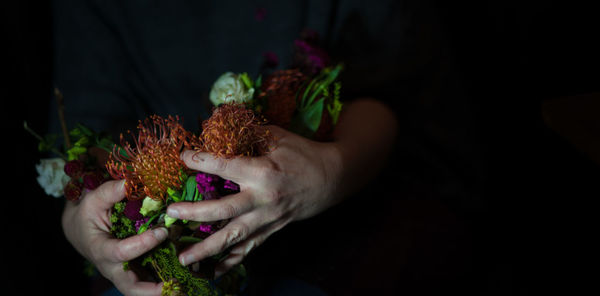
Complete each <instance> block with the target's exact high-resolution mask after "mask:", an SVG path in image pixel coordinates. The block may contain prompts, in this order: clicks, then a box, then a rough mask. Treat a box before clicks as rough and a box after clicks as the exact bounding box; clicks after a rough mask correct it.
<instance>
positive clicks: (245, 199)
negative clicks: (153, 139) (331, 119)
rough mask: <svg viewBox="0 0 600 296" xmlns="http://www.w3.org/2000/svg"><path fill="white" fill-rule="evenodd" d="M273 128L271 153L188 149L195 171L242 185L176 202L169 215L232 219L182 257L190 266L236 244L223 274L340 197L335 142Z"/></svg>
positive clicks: (219, 268)
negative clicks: (225, 154)
mask: <svg viewBox="0 0 600 296" xmlns="http://www.w3.org/2000/svg"><path fill="white" fill-rule="evenodd" d="M269 129H270V130H271V132H272V133H273V134H274V136H275V138H276V139H277V143H276V148H275V149H274V150H273V151H272V152H271V153H269V154H267V155H266V156H261V157H238V158H234V159H230V160H226V159H219V158H215V157H213V156H212V155H210V154H208V153H199V152H195V151H185V152H184V153H183V154H182V158H183V160H184V161H185V163H186V165H187V166H188V167H190V168H191V169H194V170H198V171H201V172H204V173H209V174H215V175H218V176H220V177H222V178H225V179H229V180H232V181H234V182H236V183H237V184H239V185H240V192H239V193H237V194H232V195H228V196H226V197H223V198H221V199H218V200H206V201H201V202H195V203H186V202H180V203H174V204H171V205H170V206H169V207H168V209H167V214H168V215H169V216H171V217H174V218H180V219H188V220H193V221H201V222H208V221H218V220H224V219H231V220H230V221H229V223H228V224H227V225H226V226H225V227H224V228H223V229H221V230H219V231H217V232H216V233H214V234H212V235H211V236H209V237H208V238H207V239H205V240H204V241H202V242H199V243H197V244H195V245H193V246H191V247H190V248H188V249H187V250H185V251H183V252H182V253H181V254H180V255H179V260H180V261H181V263H182V264H184V265H187V264H191V263H194V262H197V261H199V260H202V259H204V258H207V257H209V256H212V255H215V254H218V253H220V252H223V251H224V250H226V249H228V248H230V247H232V248H231V250H230V253H229V255H228V257H226V258H225V259H224V260H223V261H221V262H220V264H219V265H218V266H217V267H216V271H215V276H216V277H218V276H220V275H221V274H223V273H224V272H226V271H227V270H228V269H230V268H231V267H233V266H235V265H237V264H239V263H241V261H242V260H243V258H244V257H245V256H246V255H247V254H248V253H249V252H250V251H251V250H252V249H254V248H256V247H257V246H258V245H260V244H261V243H262V242H264V241H265V240H266V239H267V238H268V237H269V236H270V235H271V234H273V233H274V232H276V231H278V230H280V229H281V228H282V227H284V226H285V225H287V224H288V223H289V222H291V221H295V220H301V219H305V218H309V217H312V216H314V215H316V214H318V213H320V212H322V211H323V210H325V209H326V208H328V207H330V206H331V205H333V204H335V203H336V202H337V201H338V200H339V199H340V198H339V196H338V195H337V194H336V190H337V188H336V187H337V186H338V184H339V181H340V180H339V175H340V172H341V169H342V168H341V160H340V155H339V151H337V148H336V146H335V144H332V143H319V142H314V141H310V140H307V139H306V138H303V137H300V136H298V135H296V134H293V133H291V132H288V131H285V130H283V129H281V128H279V127H276V126H269Z"/></svg>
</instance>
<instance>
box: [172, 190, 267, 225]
mask: <svg viewBox="0 0 600 296" xmlns="http://www.w3.org/2000/svg"><path fill="white" fill-rule="evenodd" d="M254 207H255V206H254V201H253V196H252V194H251V193H250V192H248V191H241V192H239V193H236V194H231V195H227V196H225V197H223V198H221V199H216V200H204V201H201V202H177V203H173V204H171V205H169V207H168V208H167V215H169V216H170V217H173V218H178V219H184V220H192V221H198V222H210V221H219V220H225V219H230V218H233V217H237V216H240V215H242V214H244V213H247V212H248V211H250V210H252V209H253V208H254Z"/></svg>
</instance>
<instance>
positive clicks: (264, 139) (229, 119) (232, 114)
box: [199, 103, 273, 159]
mask: <svg viewBox="0 0 600 296" xmlns="http://www.w3.org/2000/svg"><path fill="white" fill-rule="evenodd" d="M263 124H264V120H261V119H259V118H258V117H257V116H256V115H255V114H254V112H253V111H252V110H250V109H247V108H246V107H245V106H244V105H243V104H237V103H228V104H222V105H220V106H219V107H217V108H215V109H214V110H213V114H212V116H211V117H210V118H209V119H207V120H205V121H204V122H203V123H202V134H201V135H200V138H201V142H202V146H201V148H200V149H199V150H201V151H204V152H209V153H212V154H213V155H215V156H217V157H222V158H228V159H229V158H234V157H236V156H260V155H264V154H266V153H267V152H269V151H270V149H271V147H270V145H271V143H272V142H273V135H272V134H271V132H270V131H269V130H268V129H266V128H262V127H261V125H263Z"/></svg>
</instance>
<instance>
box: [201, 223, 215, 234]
mask: <svg viewBox="0 0 600 296" xmlns="http://www.w3.org/2000/svg"><path fill="white" fill-rule="evenodd" d="M198 230H199V231H202V232H204V233H213V232H214V231H213V229H212V225H210V224H201V225H200V226H199V227H198Z"/></svg>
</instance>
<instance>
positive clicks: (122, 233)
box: [110, 202, 136, 239]
mask: <svg viewBox="0 0 600 296" xmlns="http://www.w3.org/2000/svg"><path fill="white" fill-rule="evenodd" d="M124 210H125V202H118V203H116V204H115V205H114V207H113V213H112V214H111V215H110V222H111V224H112V226H111V227H110V233H112V235H114V236H115V237H116V238H119V239H123V238H126V237H130V236H132V235H134V234H136V231H135V222H134V221H131V219H129V218H127V217H126V216H125V214H124V213H123V211H124Z"/></svg>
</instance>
